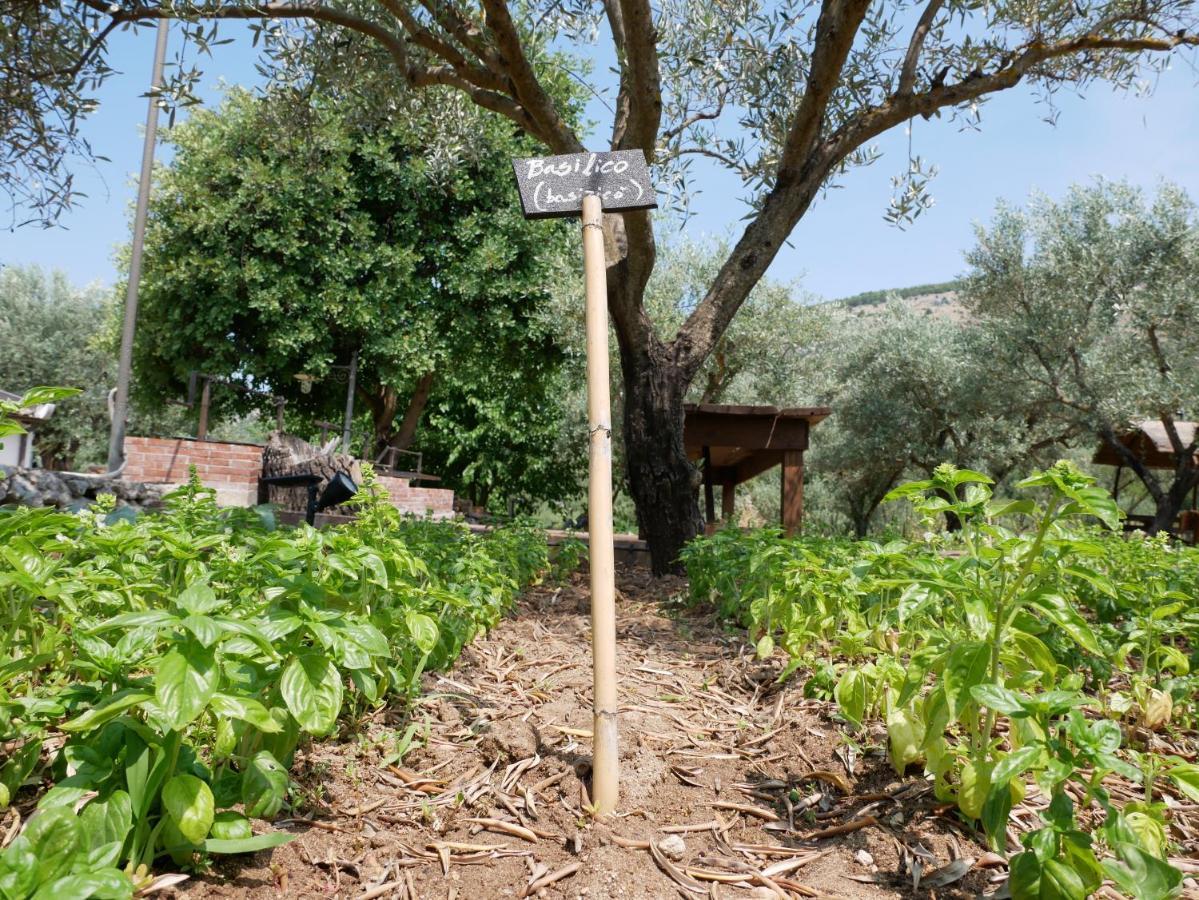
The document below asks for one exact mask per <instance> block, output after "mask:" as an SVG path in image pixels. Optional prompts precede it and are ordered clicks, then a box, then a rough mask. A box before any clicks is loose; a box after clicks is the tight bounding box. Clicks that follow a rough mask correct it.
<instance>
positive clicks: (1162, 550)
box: [684, 463, 1199, 900]
mask: <svg viewBox="0 0 1199 900" xmlns="http://www.w3.org/2000/svg"><path fill="white" fill-rule="evenodd" d="M1018 489H1019V491H1020V494H1021V496H1019V497H1018V499H1007V500H1000V499H997V498H995V497H994V496H993V495H992V489H991V482H990V479H988V478H987V477H986V476H985V475H982V474H980V473H977V472H970V471H964V470H958V469H955V468H954V467H952V466H948V465H946V466H942V467H940V468H938V469H937V470H936V472H935V473H934V476H933V478H931V479H929V480H927V481H920V482H914V483H911V484H907V485H904V486H902V487H900V488H898V489H897V490H895V491H893V492H892V494H891V495H890V497H889V499H891V500H903V501H907V502H910V503H912V504H913V505H914V507H915V509H916V511H917V512H918V513H919V514H920V515H921V516H922V518H923V519H924V521H925V522H926V523H927V525H928V529H929V530H928V531H927V532H926V533H925V534H924V535H923V536H922V538H921V539H919V540H915V541H906V540H897V541H892V542H890V543H886V544H877V543H871V542H850V541H828V540H823V541H822V540H786V539H783V538H782V537H781V536H780V535H779V533H778V532H777V531H771V530H766V531H759V532H748V533H743V532H738V531H735V530H728V531H724V532H721V533H718V534H716V535H714V536H712V537H709V538H704V539H700V540H698V541H696V542H694V543H693V544H691V545H690V546H689V547H688V548H687V549H686V551H685V553H684V561H685V563H686V565H687V569H688V572H689V575H690V579H691V592H692V593H691V597H692V599H693V600H694V601H695V602H702V603H710V604H712V605H714V606H715V607H716V609H717V611H718V612H719V613H720V614H721V615H723V616H725V617H728V618H732V619H735V620H737V621H739V622H740V624H742V625H744V626H745V627H747V628H748V629H749V630H750V632H751V635H752V636H753V638H754V639H755V640H756V641H757V644H758V652H759V655H761V656H763V657H765V656H768V655H770V654H771V653H772V652H773V651H774V649H775V647H776V646H779V647H781V648H782V650H783V651H785V653H786V654H787V656H788V660H789V661H788V665H787V668H786V669H785V670H784V672H783V677H784V678H786V677H791V676H793V675H796V673H801V674H802V676H803V677H804V679H805V680H804V690H805V691H806V692H807V693H808V694H809V695H811V696H817V697H821V696H823V697H828V698H830V699H833V700H835V701H836V703H837V705H838V710H839V712H840V714H841V716H843V718H844V719H845V720H847V722H848V723H849V724H850V725H851V726H853V727H855V728H856V727H858V726H861V725H862V724H863V723H864V722H866V721H867V720H871V719H873V720H876V721H877V720H881V722H882V723H884V724H885V726H886V731H887V736H888V747H887V750H888V752H889V755H890V758H891V762H892V763H893V765H894V767H895V770H896V771H897V772H899V773H901V774H902V773H904V772H905V771H907V770H908V769H909V767H919V768H922V769H923V771H924V773H925V776H926V777H927V778H929V779H930V780H931V781H932V784H933V788H934V790H935V793H936V796H937V797H938V798H939V799H941V800H942V801H945V802H949V801H953V802H956V804H957V806H958V809H959V810H960V812H961V814H962V815H963V816H964V817H965V818H966V819H968V820H971V821H974V822H976V823H977V824H978V825H979V826H980V828H981V831H982V833H983V835H984V836H985V840H987V841H988V842H989V843H990V844H991V846H992V848H993V849H995V850H996V851H999V852H1001V853H1006V852H1007V851H1008V850H1009V847H1008V841H1007V828H1008V824H1009V814H1010V812H1011V810H1012V808H1013V805H1014V804H1017V803H1019V802H1020V801H1021V800H1022V799H1023V798H1024V796H1025V793H1026V791H1027V789H1028V787H1029V786H1030V785H1033V784H1035V785H1036V786H1037V787H1038V788H1039V790H1040V792H1041V793H1042V795H1043V797H1044V798H1047V801H1048V802H1047V804H1045V803H1041V804H1038V806H1040V807H1041V811H1040V815H1041V819H1042V823H1041V827H1040V828H1038V829H1036V830H1033V831H1031V832H1026V833H1024V834H1023V835H1021V838H1020V841H1021V846H1020V847H1019V848H1012V849H1017V852H1015V853H1014V855H1012V857H1011V859H1010V873H1011V874H1010V884H1009V887H1010V890H1011V894H1012V896H1013V897H1018V898H1022V897H1049V896H1054V897H1066V898H1077V900H1081V898H1083V897H1086V896H1089V895H1090V894H1092V893H1094V892H1095V891H1096V890H1097V889H1098V888H1099V887H1100V886H1101V884H1103V883H1104V882H1105V881H1106V882H1109V883H1112V884H1114V885H1115V886H1116V887H1118V888H1119V889H1120V890H1122V891H1124V892H1125V893H1127V894H1128V895H1130V896H1134V897H1138V898H1161V897H1168V896H1171V895H1173V894H1174V893H1175V892H1177V891H1178V889H1179V885H1180V883H1181V880H1182V874H1181V872H1179V871H1178V870H1177V869H1176V868H1174V867H1173V866H1171V865H1170V864H1169V863H1168V861H1167V859H1168V857H1169V855H1170V834H1169V829H1168V809H1167V805H1166V803H1165V802H1163V794H1164V792H1170V793H1173V794H1175V795H1179V796H1181V797H1183V798H1185V799H1189V800H1190V801H1192V802H1199V765H1196V764H1195V763H1194V762H1192V761H1190V760H1188V759H1187V758H1184V757H1183V756H1181V755H1176V754H1172V753H1168V752H1166V753H1163V752H1154V751H1152V750H1150V749H1149V747H1148V746H1146V743H1147V742H1145V741H1144V740H1142V739H1140V738H1138V737H1137V736H1138V735H1141V736H1142V737H1143V736H1144V735H1147V734H1153V733H1155V732H1160V733H1162V734H1164V735H1166V736H1172V737H1174V738H1177V740H1178V741H1179V742H1180V743H1181V745H1183V746H1191V747H1194V746H1195V743H1196V740H1195V739H1196V717H1197V715H1199V709H1197V706H1196V704H1197V700H1199V677H1197V676H1196V672H1197V671H1199V550H1196V549H1193V548H1185V547H1180V546H1176V545H1174V544H1172V543H1171V542H1170V541H1169V540H1168V539H1166V538H1164V537H1163V538H1158V539H1151V540H1150V539H1144V538H1135V537H1134V538H1125V537H1123V536H1122V535H1120V534H1119V533H1118V530H1117V529H1118V528H1119V513H1118V510H1117V507H1116V505H1115V503H1114V502H1113V501H1112V498H1111V497H1110V496H1109V495H1108V494H1107V493H1106V492H1105V491H1103V490H1102V489H1100V488H1098V487H1097V486H1096V485H1095V484H1094V482H1093V480H1092V479H1091V478H1089V477H1088V476H1086V475H1084V474H1082V473H1081V472H1079V471H1078V470H1077V469H1076V468H1074V467H1073V466H1071V465H1069V464H1067V463H1059V464H1058V465H1056V466H1054V467H1053V468H1051V469H1049V470H1047V471H1043V472H1038V473H1036V474H1034V475H1033V476H1032V477H1030V478H1028V479H1026V480H1024V481H1023V482H1021V483H1020V484H1019V485H1018ZM946 522H949V523H952V528H950V529H946V528H945V527H944V525H945V523H946ZM1155 742H1156V741H1155ZM1156 743H1165V745H1166V746H1169V744H1168V743H1166V742H1156ZM1109 776H1110V777H1118V778H1121V779H1124V780H1126V782H1131V783H1134V784H1136V785H1139V787H1138V788H1137V790H1138V791H1139V792H1140V794H1139V799H1138V800H1136V801H1134V802H1124V803H1119V802H1117V801H1116V800H1115V799H1113V796H1112V794H1111V792H1110V791H1109V789H1108V787H1106V786H1105V784H1108V785H1109V786H1110V782H1109ZM1075 798H1081V802H1078V801H1076V799H1075Z"/></svg>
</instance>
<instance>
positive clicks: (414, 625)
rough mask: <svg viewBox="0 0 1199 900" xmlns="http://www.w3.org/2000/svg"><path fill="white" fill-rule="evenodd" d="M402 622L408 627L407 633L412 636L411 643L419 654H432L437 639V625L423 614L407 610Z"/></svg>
mask: <svg viewBox="0 0 1199 900" xmlns="http://www.w3.org/2000/svg"><path fill="white" fill-rule="evenodd" d="M404 621H405V623H406V624H407V626H408V633H409V634H410V635H412V641H413V643H414V644H416V646H417V647H418V648H419V649H420V651H421V653H432V652H433V648H434V647H436V646H437V639H438V637H439V633H438V630H437V623H436V622H434V621H433V620H432V619H431V618H429V617H428V616H426V615H425V614H424V613H419V612H416V611H415V610H409V611H408V613H407V614H406V615H405V617H404Z"/></svg>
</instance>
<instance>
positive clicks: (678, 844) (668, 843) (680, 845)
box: [658, 834, 687, 862]
mask: <svg viewBox="0 0 1199 900" xmlns="http://www.w3.org/2000/svg"><path fill="white" fill-rule="evenodd" d="M658 849H659V850H661V851H662V854H663V855H664V856H665V857H666V858H667V859H671V860H674V861H675V862H678V861H679V860H680V859H682V858H683V857H684V856H686V855H687V843H686V841H684V840H683V839H682V838H681V837H679V836H678V835H677V834H668V835H666V837H664V838H662V840H660V841H658Z"/></svg>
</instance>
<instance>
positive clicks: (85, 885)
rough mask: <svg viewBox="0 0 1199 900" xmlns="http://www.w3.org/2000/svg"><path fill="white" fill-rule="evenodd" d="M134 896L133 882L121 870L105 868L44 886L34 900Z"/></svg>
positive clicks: (116, 899)
mask: <svg viewBox="0 0 1199 900" xmlns="http://www.w3.org/2000/svg"><path fill="white" fill-rule="evenodd" d="M132 896H133V882H132V881H130V880H129V876H128V875H126V874H125V873H124V872H122V871H121V870H120V869H115V868H111V867H109V868H103V869H98V870H97V871H95V872H84V873H81V874H79V875H67V876H66V877H65V878H59V879H58V880H57V881H53V882H51V883H50V884H44V885H42V887H41V888H40V889H39V890H38V892H37V893H36V894H34V895H33V898H32V900H63V898H65V897H90V898H92V900H127V898H129V897H132Z"/></svg>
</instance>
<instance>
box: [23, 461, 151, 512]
mask: <svg viewBox="0 0 1199 900" xmlns="http://www.w3.org/2000/svg"><path fill="white" fill-rule="evenodd" d="M162 493H163V489H162V487H160V486H159V485H148V484H143V483H142V482H140V481H124V480H122V479H120V478H111V477H107V476H104V475H80V474H76V473H71V472H53V471H50V470H49V469H24V468H18V467H16V466H0V504H5V505H8V504H12V505H16V506H57V507H59V508H61V509H81V508H83V507H86V506H88V505H90V504H91V503H92V501H94V500H95V499H96V497H97V496H98V495H99V494H115V495H116V498H117V503H118V504H119V505H122V506H132V507H135V508H137V509H146V508H151V507H156V506H159V505H161V502H162Z"/></svg>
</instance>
